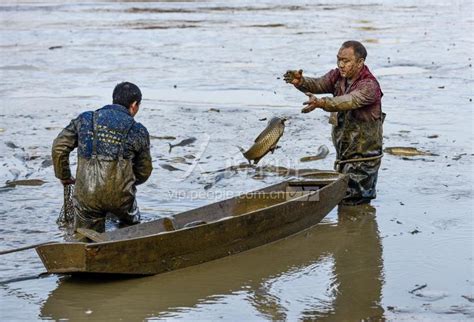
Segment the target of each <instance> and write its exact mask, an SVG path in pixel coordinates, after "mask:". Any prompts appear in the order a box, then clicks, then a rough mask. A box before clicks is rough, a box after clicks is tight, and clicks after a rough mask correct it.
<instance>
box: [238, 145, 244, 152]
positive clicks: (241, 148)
mask: <svg viewBox="0 0 474 322" xmlns="http://www.w3.org/2000/svg"><path fill="white" fill-rule="evenodd" d="M236 147H237V149H239V150H240V152H242V154H243V153H245V150H244V148H243V147H241V146H238V145H236Z"/></svg>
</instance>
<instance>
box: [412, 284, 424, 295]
mask: <svg viewBox="0 0 474 322" xmlns="http://www.w3.org/2000/svg"><path fill="white" fill-rule="evenodd" d="M415 286H416V287H415V288H414V289H412V290H411V291H408V293H411V294H413V293H415V292H416V291H419V290H422V289H424V288H425V287H427V286H428V284H423V285H421V286H419V285H418V284H416V285H415Z"/></svg>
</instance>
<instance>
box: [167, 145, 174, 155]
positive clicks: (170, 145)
mask: <svg viewBox="0 0 474 322" xmlns="http://www.w3.org/2000/svg"><path fill="white" fill-rule="evenodd" d="M168 144H169V146H170V150H169V151H168V153H171V149H172V148H173V146H172V145H171V143H168Z"/></svg>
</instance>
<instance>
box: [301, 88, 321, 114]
mask: <svg viewBox="0 0 474 322" xmlns="http://www.w3.org/2000/svg"><path fill="white" fill-rule="evenodd" d="M305 94H306V96H308V101H306V102H304V103H303V105H306V106H305V107H304V108H303V109H302V110H301V113H309V112H311V111H312V110H314V109H315V108H317V107H319V105H318V103H319V100H318V99H317V97H316V96H314V95H313V94H312V93H305Z"/></svg>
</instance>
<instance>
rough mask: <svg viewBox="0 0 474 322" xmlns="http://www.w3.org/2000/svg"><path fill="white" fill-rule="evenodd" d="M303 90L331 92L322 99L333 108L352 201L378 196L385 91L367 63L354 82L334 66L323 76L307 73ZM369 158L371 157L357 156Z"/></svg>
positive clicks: (340, 168)
mask: <svg viewBox="0 0 474 322" xmlns="http://www.w3.org/2000/svg"><path fill="white" fill-rule="evenodd" d="M297 88H298V89H299V90H300V91H302V92H311V93H313V94H324V93H331V94H333V96H334V97H324V98H322V99H321V102H322V108H323V109H324V110H325V111H327V112H331V117H330V123H331V124H332V125H333V128H332V140H333V144H334V147H335V148H336V153H337V160H336V170H337V171H339V172H341V173H346V174H348V175H349V188H348V192H347V198H346V199H345V201H346V202H348V203H354V204H358V203H364V202H368V201H370V200H371V199H373V198H375V197H376V191H375V186H376V184H377V174H378V170H379V167H380V162H381V158H380V157H381V156H382V123H383V118H384V114H383V113H382V104H381V99H382V95H383V93H382V91H381V89H380V85H379V83H378V81H377V80H376V79H375V77H374V76H373V75H372V73H371V72H370V71H369V68H368V67H367V66H364V67H363V69H362V70H361V72H360V74H359V77H358V78H357V79H356V80H354V81H353V82H352V83H351V84H350V83H348V81H347V79H346V78H344V77H342V76H341V74H340V73H339V69H337V68H336V69H333V70H331V71H329V72H328V73H327V74H326V75H324V76H322V77H320V78H310V77H303V81H302V84H301V86H298V87H297ZM361 158H364V159H365V158H369V160H367V161H357V159H361Z"/></svg>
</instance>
